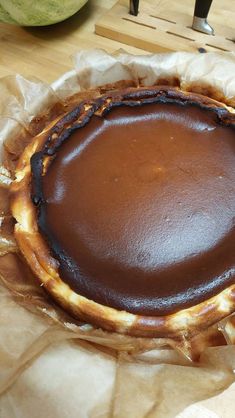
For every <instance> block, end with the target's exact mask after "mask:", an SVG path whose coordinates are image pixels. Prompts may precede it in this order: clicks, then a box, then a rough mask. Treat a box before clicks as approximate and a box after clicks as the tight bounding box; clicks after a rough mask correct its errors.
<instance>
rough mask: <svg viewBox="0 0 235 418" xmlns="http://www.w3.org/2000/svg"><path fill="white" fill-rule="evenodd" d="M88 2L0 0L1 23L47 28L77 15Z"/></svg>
mask: <svg viewBox="0 0 235 418" xmlns="http://www.w3.org/2000/svg"><path fill="white" fill-rule="evenodd" d="M86 2H87V0H0V21H1V22H6V23H12V24H15V25H20V26H45V25H52V24H53V23H57V22H61V21H62V20H65V19H67V18H68V17H70V16H72V15H73V14H74V13H76V12H77V11H78V10H79V9H81V7H82V6H83V5H84V4H85V3H86Z"/></svg>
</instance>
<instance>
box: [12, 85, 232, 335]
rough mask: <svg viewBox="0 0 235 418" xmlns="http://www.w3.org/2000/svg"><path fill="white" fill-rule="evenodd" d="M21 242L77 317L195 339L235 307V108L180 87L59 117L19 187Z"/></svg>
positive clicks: (116, 95)
mask: <svg viewBox="0 0 235 418" xmlns="http://www.w3.org/2000/svg"><path fill="white" fill-rule="evenodd" d="M11 196H12V204H11V207H12V213H13V215H14V217H15V219H16V225H15V236H16V239H17V241H18V244H19V247H20V250H21V252H22V254H23V255H24V257H25V259H26V262H27V263H28V264H29V266H30V267H31V269H32V271H33V272H34V273H35V275H36V276H37V277H38V279H39V281H40V282H41V284H42V285H43V286H44V288H45V289H46V290H47V291H48V292H49V293H50V294H51V295H52V297H53V298H54V299H55V300H56V301H57V302H58V303H59V304H60V305H61V306H62V307H64V308H65V309H66V310H67V311H69V312H70V313H71V314H72V315H73V316H75V317H78V318H81V319H83V320H86V321H88V322H90V323H92V324H95V325H97V326H101V327H102V328H104V329H107V330H111V331H116V332H120V333H127V334H130V335H136V336H149V337H157V336H177V335H179V334H181V333H182V332H183V333H187V334H191V335H193V334H195V333H197V332H199V331H200V330H202V329H206V328H207V327H208V326H210V325H212V324H214V323H215V322H218V321H219V320H220V319H222V318H223V317H225V316H226V315H228V314H230V313H231V312H233V311H234V310H235V113H234V111H233V109H231V108H228V107H226V106H225V105H223V104H222V103H219V102H216V101H214V100H212V99H209V98H207V97H204V96H201V95H196V94H192V93H185V92H182V91H180V90H179V89H174V88H169V87H152V88H138V89H134V88H132V89H125V90H120V91H116V92H112V93H110V94H106V95H103V96H101V97H99V98H96V99H94V100H89V101H85V102H83V103H81V104H79V105H78V106H76V107H75V108H74V109H73V110H72V111H70V112H69V113H68V114H66V115H65V116H63V117H59V118H57V119H56V120H53V121H51V123H50V124H49V126H47V128H46V129H45V130H44V131H43V132H42V133H40V134H39V135H37V136H36V137H35V138H34V139H33V140H32V142H31V143H30V144H29V145H28V146H27V147H26V148H25V150H24V152H23V154H22V155H21V157H20V160H19V163H18V166H17V168H16V179H15V181H14V182H13V185H12V187H11Z"/></svg>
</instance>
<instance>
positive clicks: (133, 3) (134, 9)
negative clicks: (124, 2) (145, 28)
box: [130, 0, 139, 16]
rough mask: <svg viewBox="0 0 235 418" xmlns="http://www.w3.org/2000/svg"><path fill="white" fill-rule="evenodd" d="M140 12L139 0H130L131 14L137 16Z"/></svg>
mask: <svg viewBox="0 0 235 418" xmlns="http://www.w3.org/2000/svg"><path fill="white" fill-rule="evenodd" d="M138 13H139V0H130V14H131V15H134V16H137V15H138Z"/></svg>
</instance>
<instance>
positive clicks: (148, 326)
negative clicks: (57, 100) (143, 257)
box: [11, 86, 235, 339]
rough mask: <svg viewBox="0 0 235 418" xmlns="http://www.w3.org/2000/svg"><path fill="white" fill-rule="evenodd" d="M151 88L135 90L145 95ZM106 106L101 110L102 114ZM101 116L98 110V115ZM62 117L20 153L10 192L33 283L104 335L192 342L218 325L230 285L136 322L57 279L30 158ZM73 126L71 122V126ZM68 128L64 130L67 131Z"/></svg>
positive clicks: (231, 299) (230, 296)
mask: <svg viewBox="0 0 235 418" xmlns="http://www.w3.org/2000/svg"><path fill="white" fill-rule="evenodd" d="M135 90H136V89H127V90H124V91H122V92H112V93H111V94H110V95H105V96H104V98H103V103H107V105H108V104H109V103H110V101H111V100H118V99H120V96H121V95H122V94H125V93H127V92H131V91H135ZM149 90H150V88H148V89H146V88H143V89H138V91H142V92H144V91H149ZM162 90H167V91H168V92H171V94H172V95H173V96H174V95H175V97H180V98H183V99H185V100H189V101H190V100H194V101H195V100H197V101H199V102H201V103H202V104H204V105H205V106H209V107H217V108H218V107H222V108H225V109H227V110H228V111H229V112H230V113H231V114H232V115H233V116H234V115H235V113H234V110H233V109H230V108H227V107H226V106H225V105H223V104H221V103H218V102H216V101H214V100H212V99H208V98H205V97H204V96H200V95H197V94H192V93H183V92H182V91H179V90H178V89H174V88H169V87H167V88H166V87H165V88H164V87H161V86H160V87H154V88H152V91H153V92H155V93H157V92H161V91H162ZM90 104H91V102H87V103H84V104H83V112H84V114H85V113H86V111H87V110H89V107H90ZM104 108H105V105H104V104H102V111H103V110H104ZM98 111H99V112H100V109H99V110H98ZM61 119H62V117H61V116H60V117H59V118H57V119H55V120H54V121H52V122H51V124H50V125H49V126H48V127H47V128H46V129H45V130H44V131H43V132H42V133H41V134H39V135H38V136H36V137H35V138H34V139H33V141H32V142H31V143H30V144H29V145H28V146H27V147H26V148H25V150H24V152H23V154H22V155H21V157H20V159H19V163H18V166H17V168H16V171H15V176H16V179H15V181H14V182H13V184H12V186H11V209H12V214H13V216H14V217H15V219H16V225H15V237H16V240H17V242H18V245H19V247H20V250H21V252H22V254H23V255H24V257H25V259H26V261H27V263H28V265H30V266H31V269H32V271H33V272H34V274H35V275H36V276H37V277H38V279H39V281H40V282H41V285H42V286H43V287H44V288H45V289H46V290H47V291H48V292H49V293H50V294H51V295H52V296H53V298H54V299H55V300H56V301H57V302H58V303H59V304H60V305H61V306H62V307H63V308H64V309H65V310H67V311H68V312H70V313H71V315H73V316H74V317H77V318H79V319H83V320H85V321H87V322H89V323H92V324H94V325H97V326H99V327H101V328H104V329H106V330H108V331H114V332H118V333H123V334H129V335H133V336H139V337H164V338H169V337H170V338H174V339H178V338H182V336H185V337H192V336H193V335H195V334H197V333H198V332H199V331H201V330H205V329H207V328H208V327H209V326H211V325H213V324H215V323H217V322H219V321H220V320H221V319H223V318H224V317H226V316H227V315H229V314H231V313H232V312H234V310H235V285H233V286H230V287H229V288H227V289H225V290H224V291H222V292H221V293H220V294H218V295H217V296H214V297H212V298H211V299H208V300H207V301H205V302H203V303H200V304H198V305H196V306H193V307H191V308H188V309H184V310H181V311H179V312H177V313H175V314H172V315H167V316H158V317H153V316H151V317H150V316H141V315H135V314H131V313H128V312H125V311H118V310H116V309H113V308H110V307H107V306H103V305H101V304H98V303H96V302H94V301H92V300H89V299H87V298H85V297H83V296H81V295H78V294H77V293H75V292H74V291H73V290H72V289H71V288H70V287H69V286H68V285H67V284H65V283H64V282H63V280H62V279H61V278H60V276H59V274H58V262H57V261H56V260H55V259H54V258H53V257H52V256H51V254H50V249H49V247H48V245H47V243H46V242H45V240H44V239H43V237H42V236H41V234H40V232H39V231H38V226H37V213H36V208H35V206H34V204H33V202H32V200H31V168H30V158H31V156H32V155H33V154H34V153H35V152H37V151H39V150H40V149H41V148H42V146H43V145H44V143H45V141H46V139H47V137H48V135H49V133H50V132H51V129H52V128H53V126H54V125H55V124H56V123H57V122H58V121H59V120H61ZM74 122H75V120H74V121H73V123H74ZM68 127H69V126H66V128H68Z"/></svg>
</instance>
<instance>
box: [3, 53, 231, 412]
mask: <svg viewBox="0 0 235 418" xmlns="http://www.w3.org/2000/svg"><path fill="white" fill-rule="evenodd" d="M74 65H75V69H73V70H71V71H70V72H69V73H66V74H65V75H64V76H63V77H61V78H60V79H59V80H57V81H55V82H54V83H53V85H52V86H49V85H45V84H44V83H42V82H41V81H40V80H35V79H31V80H25V79H24V78H23V77H21V76H20V75H16V76H14V77H13V76H9V77H6V78H3V79H2V80H0V155H1V164H2V167H1V169H0V183H1V184H2V186H1V188H0V210H1V213H0V255H1V257H0V394H1V397H0V416H1V417H3V418H15V417H16V418H31V417H34V418H44V417H47V418H52V417H53V418H66V417H68V418H75V417H76V418H78V417H79V418H88V417H89V418H93V417H94V418H98V417H99V418H101V417H102V418H106V417H107V418H109V417H114V418H127V417H128V418H132V417H133V418H153V417H154V418H155V417H156V418H171V417H172V418H173V417H176V416H177V418H186V417H187V418H188V417H191V418H194V417H196V418H198V417H202V418H207V417H208V418H232V417H233V410H234V407H235V403H234V400H233V399H234V393H235V383H234V384H233V382H234V381H235V380H234V370H235V346H234V345H233V344H234V342H235V320H234V317H233V316H230V317H229V318H227V319H225V320H224V321H222V322H221V323H220V324H219V325H218V326H214V327H212V328H210V329H209V330H207V331H206V332H205V333H204V335H200V336H199V337H198V338H197V337H196V338H194V340H193V341H181V342H179V343H178V344H177V345H176V344H174V343H173V342H172V341H168V340H163V339H147V338H145V339H144V338H133V337H128V336H122V335H117V334H110V333H107V332H104V331H102V330H100V329H95V328H93V327H92V326H91V325H90V324H84V323H80V322H79V321H75V320H74V319H73V318H71V317H70V316H69V315H67V314H66V313H65V312H63V311H62V310H61V309H60V308H58V307H57V306H56V305H55V304H54V303H53V302H52V301H51V300H50V298H49V297H48V296H47V295H46V294H45V293H44V291H43V290H42V288H41V287H40V286H39V285H38V283H37V281H36V280H35V278H34V277H33V276H32V274H31V272H30V271H29V269H28V268H27V266H25V264H24V262H23V261H22V260H21V258H20V256H19V255H18V248H17V245H16V243H15V241H14V236H13V222H12V219H11V214H10V210H9V193H8V186H9V184H10V182H11V178H12V176H13V175H14V166H15V163H16V161H17V158H18V156H19V155H20V153H21V151H22V149H23V148H24V146H25V145H26V144H27V143H28V142H29V141H30V140H31V139H32V137H33V136H34V135H35V134H36V133H37V132H39V131H40V130H41V129H42V128H43V127H44V126H45V125H46V124H47V121H48V120H49V119H50V118H52V117H53V116H55V115H59V114H63V113H64V112H66V111H68V110H69V109H70V108H71V107H72V106H73V104H74V103H75V102H78V101H81V100H83V99H84V98H87V97H91V98H92V97H96V96H99V95H100V94H101V93H103V92H106V91H109V90H110V89H114V88H117V87H120V86H139V85H141V86H142V85H143V86H150V85H154V84H168V85H173V86H179V87H180V88H181V89H183V90H187V91H194V92H198V93H201V94H205V95H208V96H210V97H213V98H215V99H218V100H220V101H223V102H224V103H226V104H227V105H229V106H235V76H234V74H235V55H234V54H232V53H220V54H219V53H208V54H198V55H196V54H191V53H172V54H156V55H149V56H146V55H145V56H133V55H129V54H127V53H125V52H124V51H119V52H117V53H116V54H114V55H109V54H107V53H106V52H105V51H101V50H93V51H81V52H79V53H78V54H76V56H75V57H74ZM193 360H197V361H193ZM226 388H227V390H226V391H225V392H223V391H224V390H225V389H226ZM212 397H215V398H212ZM209 398H210V399H209ZM199 401H200V403H198V402H199ZM185 408H186V409H185Z"/></svg>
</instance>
